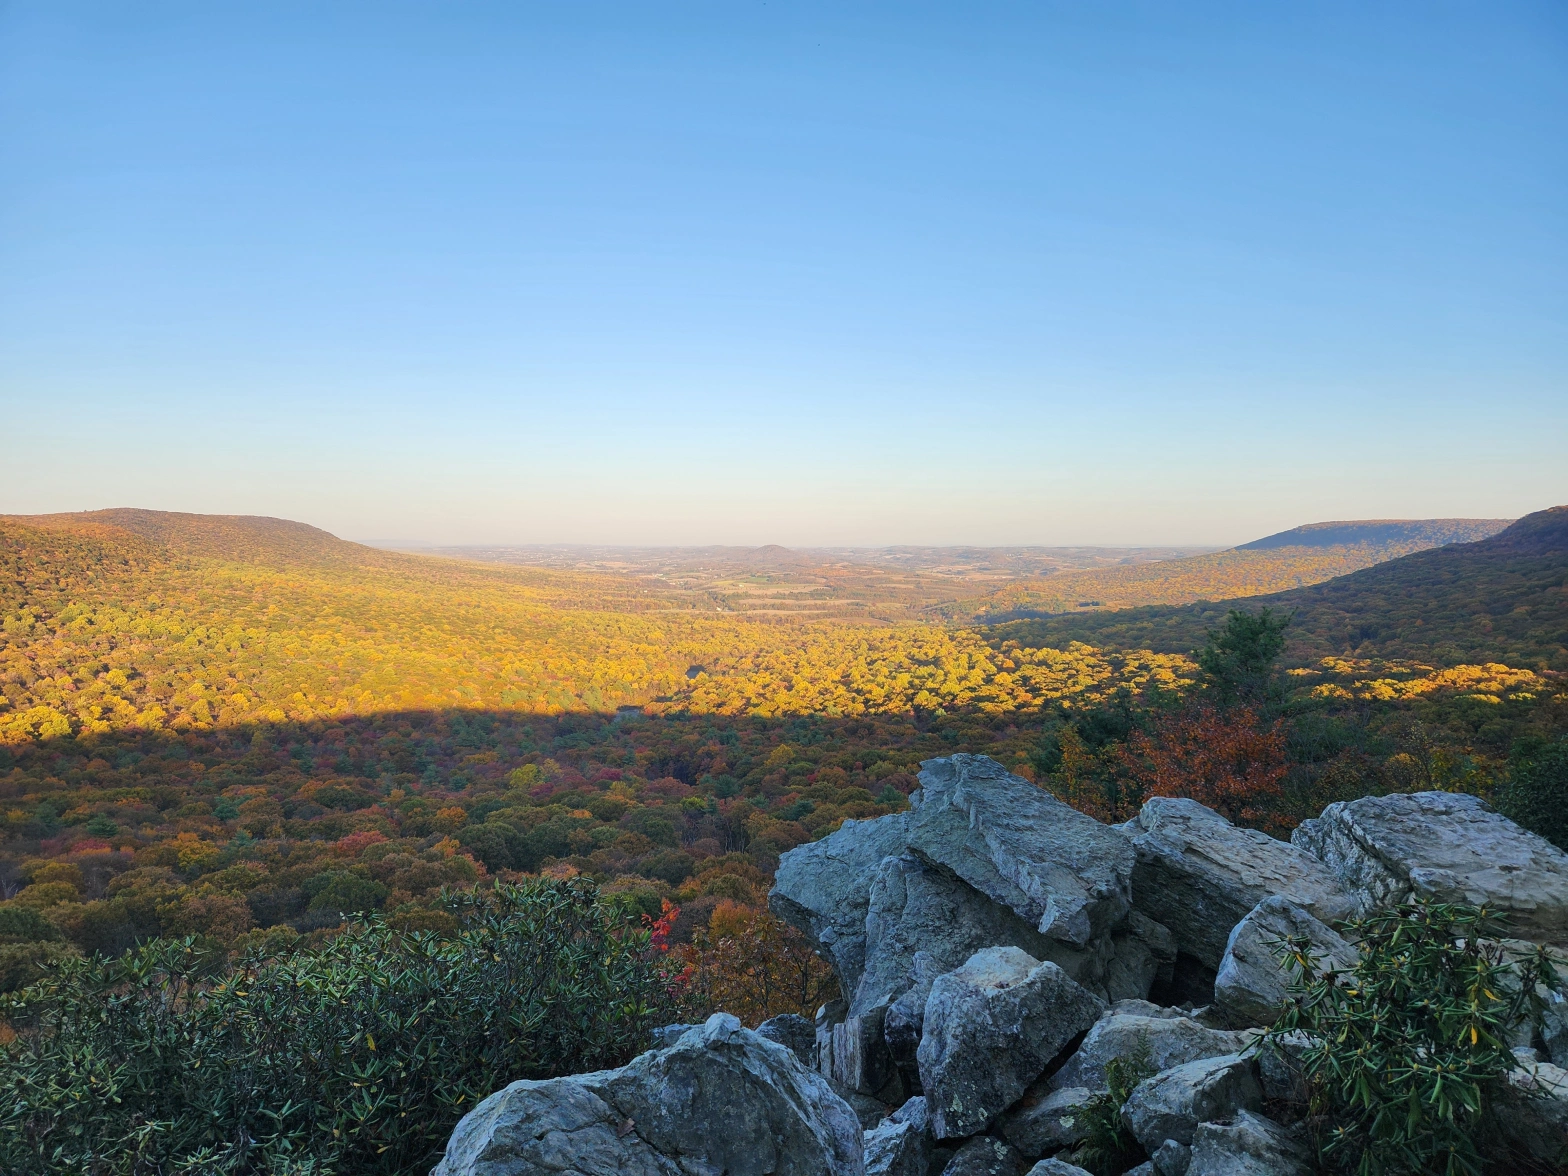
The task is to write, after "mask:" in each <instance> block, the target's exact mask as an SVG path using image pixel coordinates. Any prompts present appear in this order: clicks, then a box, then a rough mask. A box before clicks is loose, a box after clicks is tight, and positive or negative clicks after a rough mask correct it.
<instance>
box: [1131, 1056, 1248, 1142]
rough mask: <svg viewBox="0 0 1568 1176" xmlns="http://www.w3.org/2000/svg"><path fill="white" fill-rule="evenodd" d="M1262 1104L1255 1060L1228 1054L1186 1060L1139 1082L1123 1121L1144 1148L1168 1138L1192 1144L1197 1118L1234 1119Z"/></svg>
mask: <svg viewBox="0 0 1568 1176" xmlns="http://www.w3.org/2000/svg"><path fill="white" fill-rule="evenodd" d="M1262 1105H1263V1088H1262V1087H1261V1086H1260V1085H1259V1084H1258V1074H1257V1065H1256V1063H1255V1062H1254V1061H1253V1060H1252V1059H1251V1058H1244V1057H1242V1056H1241V1055H1240V1054H1227V1055H1226V1056H1224V1057H1218V1058H1203V1059H1201V1060H1199V1061H1196V1062H1187V1063H1186V1064H1185V1065H1181V1066H1176V1067H1174V1068H1172V1069H1169V1070H1165V1071H1163V1072H1161V1073H1159V1074H1156V1075H1155V1076H1154V1077H1153V1078H1149V1079H1146V1080H1145V1081H1143V1082H1140V1083H1139V1084H1138V1086H1137V1087H1136V1088H1134V1090H1133V1092H1132V1094H1130V1095H1129V1096H1128V1098H1127V1102H1126V1104H1125V1105H1124V1106H1123V1107H1122V1123H1123V1124H1124V1125H1125V1126H1126V1128H1127V1130H1129V1131H1131V1132H1132V1134H1133V1136H1134V1138H1136V1139H1137V1140H1138V1142H1139V1143H1140V1144H1141V1145H1142V1146H1143V1150H1144V1151H1146V1152H1152V1151H1153V1150H1154V1149H1155V1148H1157V1147H1159V1146H1160V1144H1162V1143H1164V1142H1165V1141H1166V1140H1167V1139H1174V1140H1175V1141H1176V1142H1177V1143H1185V1144H1188V1145H1191V1143H1192V1138H1193V1135H1192V1133H1193V1130H1194V1129H1195V1128H1196V1127H1197V1126H1198V1124H1199V1123H1207V1122H1210V1121H1212V1120H1215V1119H1230V1118H1233V1117H1234V1116H1235V1115H1236V1112H1237V1111H1241V1110H1249V1111H1255V1110H1257V1109H1259V1108H1260V1107H1261V1106H1262Z"/></svg>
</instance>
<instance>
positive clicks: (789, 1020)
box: [757, 1013, 817, 1069]
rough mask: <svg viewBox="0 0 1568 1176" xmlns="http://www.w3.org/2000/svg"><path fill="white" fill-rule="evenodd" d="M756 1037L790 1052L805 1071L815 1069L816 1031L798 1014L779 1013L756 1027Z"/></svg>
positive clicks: (813, 1026) (814, 1027)
mask: <svg viewBox="0 0 1568 1176" xmlns="http://www.w3.org/2000/svg"><path fill="white" fill-rule="evenodd" d="M757 1036H758V1037H766V1038H767V1039H768V1040H769V1041H776V1042H778V1043H779V1044H780V1045H782V1046H784V1047H785V1048H786V1049H788V1050H790V1051H791V1052H792V1053H793V1054H794V1055H795V1056H796V1057H797V1058H799V1059H800V1064H801V1065H802V1066H805V1067H806V1068H807V1069H814V1068H815V1067H816V1053H817V1029H816V1026H815V1025H813V1024H812V1023H811V1022H810V1021H808V1020H806V1018H805V1017H802V1016H801V1015H800V1014H798V1013H780V1014H779V1015H778V1016H776V1017H769V1018H768V1019H767V1020H766V1021H764V1022H762V1024H760V1025H758V1026H757Z"/></svg>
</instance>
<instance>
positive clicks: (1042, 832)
mask: <svg viewBox="0 0 1568 1176" xmlns="http://www.w3.org/2000/svg"><path fill="white" fill-rule="evenodd" d="M910 804H911V805H912V806H913V808H912V810H911V812H910V813H909V814H908V817H909V846H910V848H911V849H912V850H914V852H915V853H917V854H918V855H919V856H920V857H922V858H924V859H925V860H927V861H929V862H934V863H935V864H937V865H939V866H944V867H946V868H947V869H949V870H951V871H952V872H953V873H954V874H957V875H958V876H959V877H960V878H962V879H963V880H964V881H965V882H967V883H968V884H969V885H970V886H972V887H974V888H975V889H976V890H978V891H980V893H982V894H984V895H986V896H987V897H988V898H990V899H991V900H992V901H994V902H999V903H1001V904H1002V905H1003V906H1005V907H1008V908H1009V909H1010V910H1012V911H1013V912H1015V913H1016V914H1017V915H1019V916H1020V917H1021V918H1023V919H1025V920H1027V921H1028V922H1029V923H1031V924H1032V925H1033V926H1035V927H1036V928H1038V929H1039V930H1040V931H1041V932H1042V933H1043V934H1045V935H1047V936H1049V937H1050V938H1052V939H1055V940H1059V941H1061V942H1062V943H1066V944H1070V945H1071V946H1074V947H1079V948H1082V947H1086V946H1087V945H1088V944H1089V943H1090V941H1091V940H1094V939H1096V938H1101V937H1107V936H1109V934H1110V932H1111V930H1112V929H1113V928H1114V927H1116V926H1117V925H1118V924H1119V923H1120V922H1121V921H1122V920H1123V919H1124V918H1125V917H1126V915H1127V912H1128V910H1129V909H1131V888H1130V883H1129V877H1130V875H1131V872H1132V865H1133V852H1132V846H1131V845H1130V844H1129V843H1128V841H1127V839H1126V838H1125V837H1124V836H1122V835H1121V834H1120V833H1118V832H1117V831H1115V830H1113V829H1110V828H1108V827H1106V826H1105V825H1102V824H1100V822H1099V821H1096V820H1095V819H1094V818H1093V817H1089V816H1085V815H1084V814H1083V813H1080V812H1078V811H1077V810H1076V809H1074V808H1072V807H1070V806H1069V805H1066V804H1063V803H1062V802H1061V801H1059V800H1057V799H1056V798H1055V797H1054V796H1052V795H1051V794H1050V793H1048V792H1046V791H1045V790H1044V789H1042V788H1038V787H1036V786H1035V785H1033V784H1031V783H1030V782H1029V781H1028V780H1024V779H1022V778H1021V777H1018V776H1015V775H1013V774H1012V773H1011V772H1009V771H1008V770H1007V769H1006V768H1004V767H1002V765H1001V764H999V763H997V762H996V761H995V760H994V759H992V758H990V757H989V756H984V755H953V756H948V757H946V758H945V759H931V760H926V761H925V763H923V764H922V765H921V771H920V789H919V790H918V791H917V792H916V793H915V794H914V795H913V796H911V797H910ZM1248 905H1249V906H1250V905H1251V904H1248Z"/></svg>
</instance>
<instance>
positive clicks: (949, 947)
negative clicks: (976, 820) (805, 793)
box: [849, 853, 1073, 1017]
mask: <svg viewBox="0 0 1568 1176" xmlns="http://www.w3.org/2000/svg"><path fill="white" fill-rule="evenodd" d="M865 934H866V962H865V970H864V971H863V972H862V973H861V977H860V984H859V986H858V987H857V988H856V989H855V990H854V992H853V993H852V994H851V1000H850V1002H849V1015H850V1016H852V1017H854V1016H861V1015H863V1014H865V1013H867V1012H869V1011H870V1010H872V1009H875V1008H878V1007H885V1006H886V1005H888V1004H891V1003H892V1002H893V1001H894V1000H896V999H897V998H898V997H900V996H902V995H903V994H904V993H905V992H908V991H909V990H910V988H911V987H913V986H914V985H915V982H916V977H915V956H916V954H917V953H920V954H924V955H925V957H926V960H925V970H926V971H927V972H928V973H929V974H930V975H931V977H932V978H933V979H934V978H935V977H936V976H939V975H941V974H942V973H943V972H951V971H952V970H953V969H954V968H957V967H960V966H961V965H962V964H963V963H964V962H965V961H966V960H967V959H969V957H970V956H972V955H974V954H975V952H977V951H979V950H980V949H981V948H983V947H1021V948H1023V950H1024V951H1026V952H1028V953H1029V954H1030V955H1032V956H1034V958H1035V959H1037V960H1041V959H1046V958H1048V955H1047V953H1048V952H1049V951H1050V949H1051V946H1052V944H1051V941H1050V940H1049V939H1047V938H1046V937H1045V936H1044V935H1042V934H1040V932H1039V931H1037V930H1036V929H1035V927H1034V925H1033V924H1032V923H1028V922H1025V921H1024V920H1023V919H1021V918H1019V917H1018V916H1017V915H1016V914H1014V913H1013V912H1012V911H1011V910H1010V909H1008V908H1007V907H1004V906H1001V905H999V904H997V903H995V902H993V901H992V900H991V899H989V898H987V897H986V896H985V895H983V894H981V893H980V892H979V891H978V890H976V889H975V888H974V887H973V886H970V885H969V884H968V883H967V882H965V881H963V879H961V878H959V877H957V876H956V875H955V874H954V873H953V872H952V871H950V870H947V869H944V868H942V867H940V866H933V865H931V864H929V863H927V862H925V861H922V860H921V859H920V858H918V857H916V856H915V855H914V854H909V853H905V854H900V855H899V856H897V857H890V858H887V859H885V860H884V861H883V862H882V863H881V864H880V865H878V866H877V868H876V871H875V875H874V877H873V880H872V883H871V890H870V895H869V898H868V902H867V909H866V928H865ZM1052 962H1053V963H1058V964H1060V965H1061V966H1062V967H1063V969H1064V970H1065V971H1067V973H1068V974H1069V975H1072V973H1073V968H1072V967H1070V966H1069V965H1068V964H1066V963H1063V961H1061V960H1053V961H1052Z"/></svg>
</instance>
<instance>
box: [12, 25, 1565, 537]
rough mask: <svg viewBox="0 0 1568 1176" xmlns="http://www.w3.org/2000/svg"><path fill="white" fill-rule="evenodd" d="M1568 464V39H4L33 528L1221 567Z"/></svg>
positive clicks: (788, 33)
mask: <svg viewBox="0 0 1568 1176" xmlns="http://www.w3.org/2000/svg"><path fill="white" fill-rule="evenodd" d="M1565 454H1568V8H1565V7H1564V6H1562V5H1561V4H1557V3H1542V4H1508V3H1496V4H1485V5H1483V4H1463V5H1457V4H1443V3H1412V4H1383V5H1364V4H1345V5H1334V4H1313V5H1286V4H1267V5H1258V4H1243V3H1236V4H1198V3H1190V4H1118V3H1088V2H1087V0H1085V2H1081V3H1028V4H1016V5H987V4H966V5H952V4H948V5H919V4H907V3H906V4H898V5H892V4H886V5H883V4H859V5H843V4H834V5H820V6H817V5H809V4H778V3H772V4H763V5H758V4H737V3H727V4H717V3H715V4H684V3H664V4H627V5H610V4H597V3H560V4H519V3H504V4H500V3H498V4H487V3H477V2H472V3H450V4H437V3H434V2H431V3H426V4H404V3H395V2H393V3H389V2H386V0H381V2H378V3H374V4H354V3H330V4H321V3H311V4H290V3H283V2H276V3H267V4H249V5H237V4H225V5H214V4H209V3H195V2H192V3H185V4H167V3H157V2H155V0H153V2H147V3H140V4H136V5H127V4H121V3H100V4H81V3H72V2H70V0H47V2H45V0H39V2H9V3H5V2H0V511H13V512H33V511H54V510H77V509H90V508H94V507H99V506H118V505H138V506H150V507H157V508H162V509H172V510H193V511H214V512H232V513H258V514H272V515H280V516H284V517H290V518H298V519H303V520H305V521H308V522H312V523H315V524H317V525H320V526H324V527H327V528H328V529H330V530H332V531H334V532H335V533H338V534H341V535H345V536H347V537H351V538H369V539H421V540H427V541H437V542H529V541H544V542H557V541H573V540H577V541H585V542H634V543H706V542H734V543H764V542H779V543H786V544H809V543H825V544H826V543H834V544H836V543H865V544H882V543H1215V544H1225V543H1232V542H1240V541H1244V540H1246V539H1249V538H1254V537H1256V536H1258V535H1262V534H1266V533H1269V532H1271V531H1276V530H1280V529H1282V528H1285V527H1288V526H1293V525H1296V524H1298V523H1303V522H1308V521H1315V520H1321V519H1332V518H1367V517H1439V516H1483V517H1501V516H1513V515H1517V514H1520V513H1523V512H1525V511H1528V510H1532V509H1537V508H1539V507H1542V506H1546V505H1550V504H1554V503H1561V502H1565V501H1568V458H1565V456H1564V455H1565Z"/></svg>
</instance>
